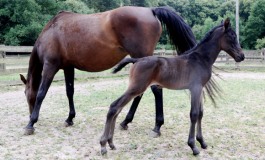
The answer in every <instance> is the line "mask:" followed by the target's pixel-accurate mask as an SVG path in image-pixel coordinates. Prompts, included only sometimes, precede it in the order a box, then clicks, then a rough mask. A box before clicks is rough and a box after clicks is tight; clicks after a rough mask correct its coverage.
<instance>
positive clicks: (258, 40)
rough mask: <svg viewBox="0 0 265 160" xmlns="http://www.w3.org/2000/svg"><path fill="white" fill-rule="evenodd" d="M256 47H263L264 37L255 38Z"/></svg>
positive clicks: (264, 45) (264, 43) (264, 44)
mask: <svg viewBox="0 0 265 160" xmlns="http://www.w3.org/2000/svg"><path fill="white" fill-rule="evenodd" d="M255 48H256V49H262V48H265V37H264V38H262V39H257V43H256V46H255Z"/></svg>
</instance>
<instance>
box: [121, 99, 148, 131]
mask: <svg viewBox="0 0 265 160" xmlns="http://www.w3.org/2000/svg"><path fill="white" fill-rule="evenodd" d="M142 96H143V94H141V95H139V96H137V97H135V98H134V99H133V103H132V105H131V107H130V110H129V112H128V113H127V115H126V118H125V119H124V121H123V122H121V124H120V126H121V127H122V129H124V130H127V129H128V123H130V122H132V120H133V117H134V114H135V112H136V110H137V107H138V105H139V103H140V101H141V99H142Z"/></svg>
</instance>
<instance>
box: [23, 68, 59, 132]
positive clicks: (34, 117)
mask: <svg viewBox="0 0 265 160" xmlns="http://www.w3.org/2000/svg"><path fill="white" fill-rule="evenodd" d="M57 71H58V67H57V66H54V65H53V64H51V63H45V65H44V66H43V71H42V78H41V83H40V86H39V89H38V93H37V97H36V101H35V104H34V107H33V111H32V114H31V115H30V121H29V123H28V125H27V126H26V128H25V135H30V134H33V132H34V130H35V129H34V127H33V125H34V124H35V123H36V122H37V121H38V118H39V112H40V107H41V104H42V101H43V99H44V98H45V96H46V93H47V91H48V89H49V87H50V85H51V83H52V80H53V77H54V75H55V74H56V72H57Z"/></svg>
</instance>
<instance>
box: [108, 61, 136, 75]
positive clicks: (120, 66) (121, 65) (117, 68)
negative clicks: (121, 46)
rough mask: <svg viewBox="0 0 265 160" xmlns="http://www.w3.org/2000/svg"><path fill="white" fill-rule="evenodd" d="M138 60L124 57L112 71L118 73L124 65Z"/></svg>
mask: <svg viewBox="0 0 265 160" xmlns="http://www.w3.org/2000/svg"><path fill="white" fill-rule="evenodd" d="M136 61H137V59H136V58H124V59H123V60H122V61H121V62H120V63H119V64H118V65H117V67H116V68H114V70H113V71H112V73H117V72H119V71H120V70H121V69H122V68H123V67H125V66H126V65H127V64H129V63H135V62H136Z"/></svg>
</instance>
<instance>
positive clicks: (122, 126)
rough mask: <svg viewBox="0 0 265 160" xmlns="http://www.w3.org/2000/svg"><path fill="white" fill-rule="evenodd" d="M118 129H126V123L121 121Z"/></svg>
mask: <svg viewBox="0 0 265 160" xmlns="http://www.w3.org/2000/svg"><path fill="white" fill-rule="evenodd" d="M120 129H121V130H128V125H126V124H123V123H121V124H120Z"/></svg>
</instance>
